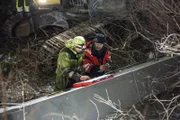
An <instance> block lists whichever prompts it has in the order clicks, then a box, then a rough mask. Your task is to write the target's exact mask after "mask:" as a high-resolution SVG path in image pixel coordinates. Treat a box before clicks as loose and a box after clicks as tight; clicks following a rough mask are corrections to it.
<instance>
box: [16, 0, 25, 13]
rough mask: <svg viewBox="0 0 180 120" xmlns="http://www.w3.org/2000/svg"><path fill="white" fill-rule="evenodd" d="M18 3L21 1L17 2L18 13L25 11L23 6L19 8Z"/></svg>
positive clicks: (17, 0)
mask: <svg viewBox="0 0 180 120" xmlns="http://www.w3.org/2000/svg"><path fill="white" fill-rule="evenodd" d="M18 3H19V0H16V10H17V12H22V11H23V6H21V7H19V6H18Z"/></svg>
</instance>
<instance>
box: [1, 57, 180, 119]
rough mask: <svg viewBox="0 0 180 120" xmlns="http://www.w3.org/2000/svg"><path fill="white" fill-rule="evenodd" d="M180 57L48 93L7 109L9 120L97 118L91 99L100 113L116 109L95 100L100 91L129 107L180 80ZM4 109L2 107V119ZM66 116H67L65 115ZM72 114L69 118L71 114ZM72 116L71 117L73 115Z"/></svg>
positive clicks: (154, 62) (164, 59)
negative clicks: (97, 81)
mask: <svg viewBox="0 0 180 120" xmlns="http://www.w3.org/2000/svg"><path fill="white" fill-rule="evenodd" d="M178 61H179V58H161V59H159V60H157V61H151V62H147V63H143V64H140V65H137V66H134V67H131V68H128V69H125V70H122V71H119V72H117V73H116V74H115V76H114V78H112V79H110V80H107V81H103V82H100V83H97V84H94V85H91V86H88V87H83V88H76V89H73V90H70V91H67V92H64V93H59V94H54V95H51V96H44V97H41V98H38V99H35V100H31V101H28V102H25V103H23V104H20V105H18V106H12V107H8V108H6V114H7V118H8V120H24V119H25V120H71V118H72V117H73V116H74V115H76V116H78V117H79V118H81V119H82V120H96V119H97V116H98V113H97V111H96V108H95V106H94V104H93V103H92V102H90V100H93V101H94V103H96V105H97V107H98V110H99V116H100V117H103V116H105V115H107V114H109V113H112V112H113V109H112V108H110V107H109V106H107V105H105V104H103V103H100V102H98V101H95V100H94V99H93V95H94V94H95V93H96V94H98V95H100V96H102V97H103V98H104V99H107V94H106V90H107V91H108V94H109V98H110V99H111V100H112V101H113V102H116V103H118V100H120V102H121V107H122V108H127V107H129V106H131V105H132V104H135V103H137V102H139V101H141V100H143V99H144V98H145V97H147V96H148V95H150V94H151V92H152V90H153V91H154V93H156V94H157V93H160V92H162V91H164V90H166V89H167V86H170V85H171V84H173V83H174V82H176V81H177V80H178V79H176V77H177V76H178V74H177V75H174V74H175V73H177V71H178V66H179V63H178ZM3 112H4V110H3V109H0V113H1V118H2V114H3ZM62 115H63V117H62ZM67 116H69V117H67ZM70 117H71V118H70Z"/></svg>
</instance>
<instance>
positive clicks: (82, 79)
mask: <svg viewBox="0 0 180 120" xmlns="http://www.w3.org/2000/svg"><path fill="white" fill-rule="evenodd" d="M89 79H91V78H90V77H89V76H87V75H82V76H81V77H80V80H81V81H84V80H89Z"/></svg>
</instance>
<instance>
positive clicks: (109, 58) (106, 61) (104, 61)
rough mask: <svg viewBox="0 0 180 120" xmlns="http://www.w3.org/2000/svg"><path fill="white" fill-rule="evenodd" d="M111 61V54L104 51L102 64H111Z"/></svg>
mask: <svg viewBox="0 0 180 120" xmlns="http://www.w3.org/2000/svg"><path fill="white" fill-rule="evenodd" d="M111 62H112V60H111V52H110V51H109V50H107V51H106V54H105V56H104V59H103V63H104V64H106V63H109V64H110V63H111Z"/></svg>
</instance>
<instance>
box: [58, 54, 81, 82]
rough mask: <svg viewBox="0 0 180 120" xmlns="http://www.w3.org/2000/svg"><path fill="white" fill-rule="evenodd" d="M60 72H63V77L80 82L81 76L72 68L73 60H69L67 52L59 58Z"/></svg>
mask: <svg viewBox="0 0 180 120" xmlns="http://www.w3.org/2000/svg"><path fill="white" fill-rule="evenodd" d="M57 66H58V70H60V71H61V72H62V74H63V75H65V76H67V77H68V78H71V79H73V80H75V81H77V82H78V81H80V77H81V75H80V74H79V73H77V72H76V71H75V70H74V69H73V68H72V67H71V60H70V58H69V54H68V53H66V52H62V53H60V54H59V56H58V65H57Z"/></svg>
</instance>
